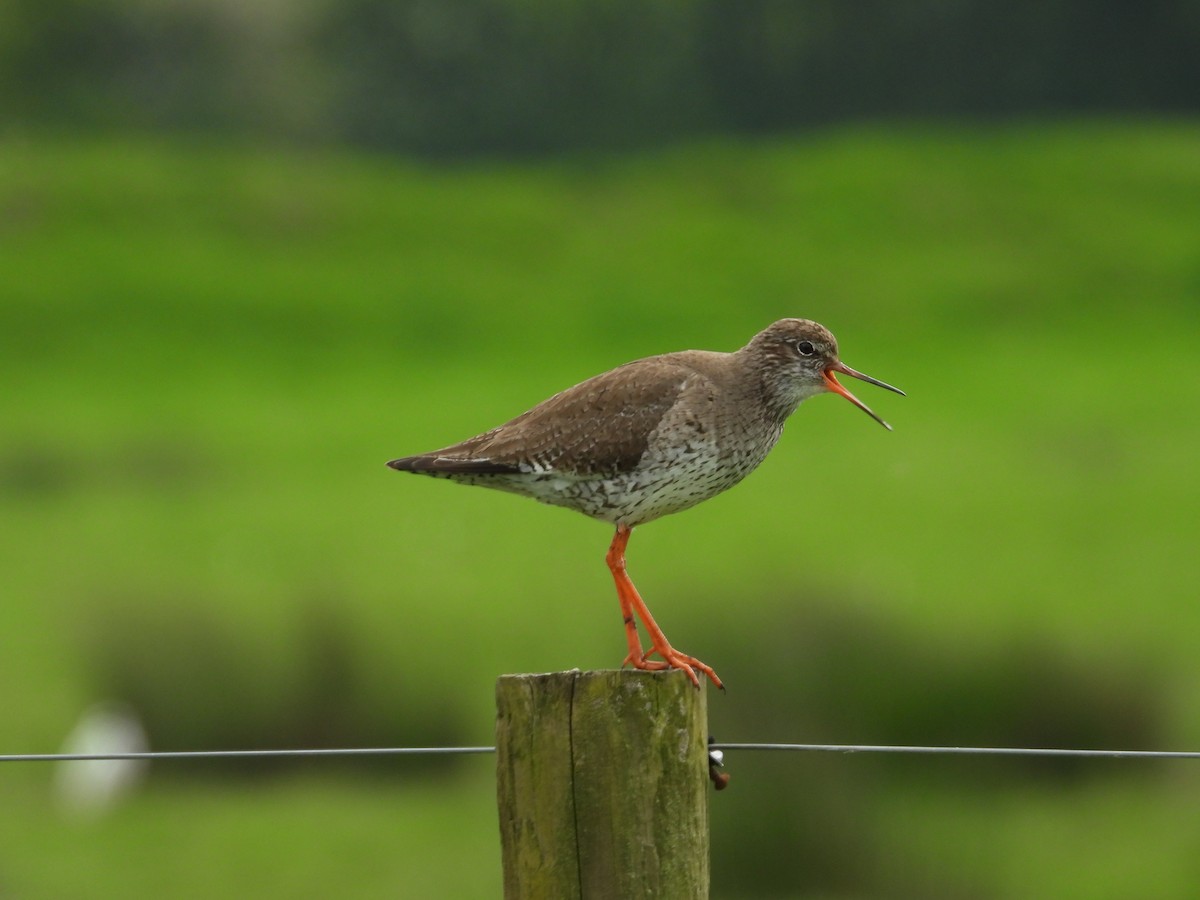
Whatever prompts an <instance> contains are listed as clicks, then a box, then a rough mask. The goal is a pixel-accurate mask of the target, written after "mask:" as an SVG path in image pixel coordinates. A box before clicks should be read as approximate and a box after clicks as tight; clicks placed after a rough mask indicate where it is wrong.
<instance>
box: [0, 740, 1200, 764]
mask: <svg viewBox="0 0 1200 900" xmlns="http://www.w3.org/2000/svg"><path fill="white" fill-rule="evenodd" d="M708 749H709V750H721V751H732V752H735V753H737V752H741V751H774V752H779V751H783V752H800V753H842V754H853V753H897V754H912V755H920V754H923V755H953V756H1041V757H1078V758H1084V759H1097V758H1098V759H1200V751H1195V750H1104V749H1071V748H1057V747H927V746H914V745H906V744H770V743H726V742H722V741H714V742H713V743H711V744H709V745H708ZM495 752H496V748H495V747H483V746H479V747H340V748H301V749H278V750H153V751H151V750H147V751H141V752H134V753H7V754H0V762H96V761H102V760H184V759H287V758H294V757H301V758H304V757H328V756H341V757H354V756H455V755H477V754H483V753H495Z"/></svg>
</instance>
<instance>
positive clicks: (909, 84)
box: [0, 0, 1200, 155]
mask: <svg viewBox="0 0 1200 900" xmlns="http://www.w3.org/2000/svg"><path fill="white" fill-rule="evenodd" d="M1197 83H1200V3H1197V2H1175V3H1168V2H1152V3H1142V4H1135V5H1130V4H1122V3H1116V2H1111V0H1110V2H1106V3H1100V4H1097V3H1090V2H1086V0H1040V2H1039V0H1019V2H1012V3H1006V4H1002V5H996V4H991V3H987V2H984V0H950V2H946V0H918V2H912V3H905V4H894V3H886V2H882V0H871V2H864V3H853V4H846V3H834V2H828V0H803V2H793V0H741V2H735V0H690V2H670V0H653V2H648V3H647V2H639V0H611V2H605V3H555V2H549V0H542V2H534V3H529V2H518V0H407V2H389V0H339V2H336V3H334V2H331V0H314V2H310V3H303V4H296V3H286V2H279V0H275V2H257V3H251V4H236V3H227V2H221V0H188V2H183V3H170V4H161V3H152V2H138V3H129V2H125V0H97V2H88V0H59V2H55V3H44V2H41V0H11V2H10V3H9V4H8V5H7V7H6V11H5V12H4V13H2V14H0V113H2V114H3V115H4V117H5V119H6V120H7V121H9V122H10V123H12V122H26V123H31V122H36V123H43V124H45V123H53V124H60V125H62V124H65V125H70V126H71V127H78V126H80V125H93V126H104V127H120V126H126V127H136V128H147V127H149V128H157V127H164V128H174V129H178V128H183V129H188V130H195V129H216V130H221V131H233V132H240V133H249V134H258V135H264V134H265V135H276V136H280V135H282V136H287V137H296V138H304V139H309V140H312V139H316V140H320V141H331V140H332V141H345V140H349V141H352V142H356V143H359V144H363V145H369V146H375V147H382V148H389V149H395V150H403V151H407V152H417V153H423V154H429V155H458V154H479V153H484V154H497V153H501V154H503V153H531V152H544V151H550V150H561V149H566V148H586V149H597V148H599V149H604V148H614V147H628V146H637V145H642V144H645V143H647V142H656V141H662V140H665V139H677V138H679V137H681V136H684V135H686V134H695V133H712V132H728V131H740V132H744V131H768V130H778V129H786V128H793V127H797V126H801V125H805V124H811V123H820V122H828V121H833V120H844V119H855V118H860V117H864V116H878V115H888V116H906V115H907V116H911V115H920V116H930V115H945V114H952V115H963V114H982V115H992V114H1004V113H1014V112H1017V113H1030V112H1047V111H1059V112H1061V111H1117V110H1127V111H1135V110H1136V111H1144V110H1147V109H1153V110H1159V111H1165V110H1192V111H1194V110H1196V109H1197V106H1198V103H1200V98H1198V96H1197V93H1196V91H1195V85H1196V84H1197Z"/></svg>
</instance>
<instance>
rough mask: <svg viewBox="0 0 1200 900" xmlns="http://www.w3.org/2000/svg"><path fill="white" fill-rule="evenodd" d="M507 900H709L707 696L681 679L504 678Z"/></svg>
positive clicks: (499, 737)
mask: <svg viewBox="0 0 1200 900" xmlns="http://www.w3.org/2000/svg"><path fill="white" fill-rule="evenodd" d="M496 708H497V718H496V773H497V795H498V800H499V810H500V839H501V841H500V842H501V849H502V852H503V861H504V896H505V898H506V900H543V898H544V900H570V898H574V900H610V898H611V900H634V898H647V900H650V898H655V900H669V898H681V900H683V898H686V900H697V898H699V900H705V898H707V897H708V784H709V782H708V750H707V734H708V722H707V710H706V707H705V693H704V691H703V690H697V689H696V688H694V687H693V686H692V684H691V682H690V681H689V680H688V679H687V677H686V676H685V675H684V674H683V673H682V672H678V671H676V672H640V671H637V670H632V669H630V670H615V671H601V672H580V671H578V670H573V671H570V672H554V673H551V674H548V675H506V676H504V677H502V678H501V679H500V680H499V681H498V682H497V684H496Z"/></svg>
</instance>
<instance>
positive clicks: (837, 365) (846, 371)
mask: <svg viewBox="0 0 1200 900" xmlns="http://www.w3.org/2000/svg"><path fill="white" fill-rule="evenodd" d="M835 372H841V373H842V374H843V375H849V376H850V377H851V378H857V379H858V380H859V381H865V382H867V384H873V385H875V386H876V387H881V388H884V389H885V390H889V391H894V392H895V393H897V394H899V395H900V396H901V397H903V396H904V391H902V390H900V388H897V387H892V386H891V385H890V384H884V383H883V382H882V381H880V380H879V379H877V378H872V377H871V376H870V375H864V374H863V373H862V372H856V371H854V369H852V368H850V367H849V366H848V365H846V364H845V363H844V362H842V361H841V360H837V361H835V362H832V363H830V364H829V365H828V366H827V367H826V369H825V372H824V375H825V386H826V387H828V388H829V390H831V391H833V392H834V393H835V394H841V395H842V396H843V397H845V398H846V399H847V400H849V401H850V402H851V403H853V404H854V405H855V406H857V407H858V408H859V409H861V410H862V411H863V412H865V413H866V414H867V415H868V416H870V417H871V418H872V419H874V420H875V421H876V422H878V423H879V424H880V425H882V426H883V427H884V428H886V429H887V430H888V431H891V430H892V426H891V425H889V424H888V423H887V422H885V421H883V419H881V418H879V416H877V415H875V413H874V412H872V411H871V407H869V406H867V404H865V403H863V402H862V401H861V400H859V399H858V398H857V397H855V396H854V395H853V394H852V393H850V392H849V391H848V390H846V388H845V387H844V386H843V385H842V383H841V382H840V381H838V380H837V376H836V375H835V374H834V373H835Z"/></svg>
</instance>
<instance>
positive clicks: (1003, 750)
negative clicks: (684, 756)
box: [709, 741, 1200, 759]
mask: <svg viewBox="0 0 1200 900" xmlns="http://www.w3.org/2000/svg"><path fill="white" fill-rule="evenodd" d="M709 747H710V748H711V749H713V750H795V751H804V752H813V753H912V754H919V753H925V754H952V755H958V756H1074V757H1084V758H1093V759H1094V758H1104V759H1200V751H1193V750H1074V749H1066V748H1061V749H1060V748H1054V747H920V746H912V745H891V744H729V743H722V742H720V741H718V742H715V743H712V744H709Z"/></svg>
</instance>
